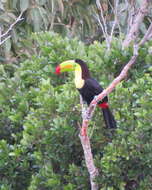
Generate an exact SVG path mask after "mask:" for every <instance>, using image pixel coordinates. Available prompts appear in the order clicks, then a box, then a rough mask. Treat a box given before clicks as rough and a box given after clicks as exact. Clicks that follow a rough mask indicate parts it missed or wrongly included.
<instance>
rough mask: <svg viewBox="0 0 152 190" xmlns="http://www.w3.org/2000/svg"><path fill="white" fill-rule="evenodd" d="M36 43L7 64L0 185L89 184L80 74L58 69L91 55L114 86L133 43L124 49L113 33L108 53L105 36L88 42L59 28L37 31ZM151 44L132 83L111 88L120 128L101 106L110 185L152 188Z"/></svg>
mask: <svg viewBox="0 0 152 190" xmlns="http://www.w3.org/2000/svg"><path fill="white" fill-rule="evenodd" d="M26 43H27V42H26V41H25V44H26ZM28 44H31V45H30V46H28V47H26V46H25V48H26V52H27V53H23V54H21V56H23V57H24V58H26V61H24V62H22V63H21V64H20V67H16V66H14V65H0V120H1V122H0V152H1V154H0V178H1V181H0V189H2V190H3V189H4V190H7V189H8V190H11V189H16V190H19V189H28V190H36V189H38V190H40V189H44V190H48V189H52V190H58V189H63V190H73V189H77V190H82V189H83V190H88V189H89V188H90V185H89V176H88V172H87V170H86V166H85V163H84V160H83V151H82V147H81V144H80V141H79V138H78V133H79V123H81V110H80V105H79V94H78V92H77V91H76V89H75V87H74V84H73V74H72V73H69V74H67V73H66V74H64V75H62V76H56V75H55V74H54V69H55V66H56V65H57V64H58V63H60V62H61V61H64V60H67V59H75V58H81V59H84V60H85V61H86V62H87V63H88V66H89V68H90V70H91V73H92V75H93V76H94V77H95V78H97V79H98V80H99V82H100V83H101V85H103V86H104V87H106V86H107V85H108V84H109V82H110V81H111V80H112V79H113V78H114V76H115V75H116V74H117V73H118V71H119V70H120V69H121V67H122V66H123V65H124V64H125V63H126V62H127V61H128V60H129V58H130V57H131V49H126V50H123V51H122V50H121V48H120V47H121V46H120V44H121V40H119V39H113V42H112V48H111V51H110V52H108V53H107V51H106V45H105V43H104V42H103V43H102V44H100V43H99V42H95V43H94V44H92V45H90V46H85V45H84V44H83V43H82V42H79V41H78V40H77V39H72V40H69V39H68V38H62V37H61V36H60V35H58V34H54V33H51V32H45V33H38V34H35V33H34V34H33V35H32V37H31V38H30V39H29V42H28ZM151 45H152V42H149V43H147V44H146V45H145V46H144V47H142V49H141V50H140V55H139V59H138V63H137V65H136V66H135V67H134V68H132V71H131V72H130V74H129V76H128V79H127V81H125V82H122V83H121V84H120V85H119V86H118V87H117V88H116V90H115V91H114V92H113V93H111V94H110V97H109V99H110V100H109V102H110V106H111V109H112V111H113V113H114V115H115V117H116V120H117V124H118V129H117V130H116V132H115V134H113V135H112V133H111V132H110V131H109V130H107V129H105V126H104V122H103V121H102V116H101V113H99V110H97V111H96V114H95V115H94V118H93V121H92V123H91V125H90V129H89V131H90V135H91V141H92V151H93V154H94V156H95V162H96V165H97V167H98V168H99V170H100V175H99V177H98V178H97V179H96V180H97V181H98V183H99V185H100V188H101V189H102V190H107V189H108V190H112V189H114V190H116V189H119V190H129V189H132V190H133V189H138V190H142V189H146V190H150V189H151V175H152V173H151V165H152V154H151V151H152V143H151V139H152V137H151V134H152V133H151V122H152V119H151V115H152V103H151V100H152V90H151V85H152V79H151V74H152V67H151V61H150V60H152V55H151V54H150V53H148V52H149V49H150V47H151ZM91 127H92V128H91Z"/></svg>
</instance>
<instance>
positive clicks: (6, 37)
mask: <svg viewBox="0 0 152 190" xmlns="http://www.w3.org/2000/svg"><path fill="white" fill-rule="evenodd" d="M22 15H23V12H21V14H20V15H19V16H18V17H17V19H16V20H15V22H13V23H12V24H11V25H10V27H9V28H8V29H7V31H6V32H4V33H3V34H2V32H1V34H0V45H2V44H3V43H4V42H5V41H6V40H8V39H9V38H10V37H11V35H9V36H7V35H8V34H9V32H10V31H11V30H12V29H13V27H14V26H15V25H16V24H17V23H18V22H19V21H21V20H23V19H24V18H21V17H22ZM2 38H5V39H3V40H2Z"/></svg>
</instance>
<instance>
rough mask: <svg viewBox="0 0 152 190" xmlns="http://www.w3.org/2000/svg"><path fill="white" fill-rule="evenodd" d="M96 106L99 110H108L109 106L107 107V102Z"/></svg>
mask: <svg viewBox="0 0 152 190" xmlns="http://www.w3.org/2000/svg"><path fill="white" fill-rule="evenodd" d="M98 106H99V107H100V108H102V109H105V108H108V107H109V105H108V103H107V102H102V103H101V104H98Z"/></svg>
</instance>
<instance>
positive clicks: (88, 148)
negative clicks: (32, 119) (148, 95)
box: [79, 24, 152, 190]
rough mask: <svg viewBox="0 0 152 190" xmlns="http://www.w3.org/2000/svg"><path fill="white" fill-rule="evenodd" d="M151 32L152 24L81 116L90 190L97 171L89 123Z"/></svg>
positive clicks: (95, 187) (92, 189) (81, 132)
mask: <svg viewBox="0 0 152 190" xmlns="http://www.w3.org/2000/svg"><path fill="white" fill-rule="evenodd" d="M151 30H152V24H151V25H150V27H149V29H148V31H147V32H146V34H145V36H144V37H143V39H142V40H141V42H139V44H137V45H134V52H133V56H132V57H131V59H130V61H129V62H128V63H127V64H126V65H125V67H124V68H123V69H122V71H121V73H120V74H119V75H118V77H116V78H115V79H114V80H113V81H112V83H111V84H110V85H109V86H108V87H107V88H106V89H105V90H103V91H102V93H100V94H99V95H98V96H97V97H95V98H94V100H93V101H92V102H91V103H90V106H89V107H88V109H87V110H85V114H82V115H83V121H82V127H81V130H80V134H79V137H80V140H81V144H82V147H83V150H84V157H85V163H86V166H87V169H88V172H89V174H90V183H91V190H98V184H97V183H96V182H95V181H94V179H95V178H96V177H97V176H98V169H97V168H96V167H95V165H94V161H93V155H92V152H91V146H90V139H89V137H88V134H87V129H88V125H89V121H90V120H91V118H92V116H93V113H94V110H95V107H96V105H97V103H98V102H99V101H101V100H102V99H103V98H104V97H105V96H107V95H108V94H109V93H111V92H112V91H113V90H114V89H115V87H116V86H117V85H118V84H119V83H120V82H121V81H122V80H123V79H124V78H125V77H126V75H127V73H128V71H129V69H130V68H131V67H132V65H133V64H135V61H136V59H137V57H138V49H139V47H140V46H141V45H143V44H144V43H145V42H146V41H148V40H149V36H151ZM80 103H81V104H83V102H82V98H81V101H80ZM82 107H83V105H82ZM83 108H84V107H83Z"/></svg>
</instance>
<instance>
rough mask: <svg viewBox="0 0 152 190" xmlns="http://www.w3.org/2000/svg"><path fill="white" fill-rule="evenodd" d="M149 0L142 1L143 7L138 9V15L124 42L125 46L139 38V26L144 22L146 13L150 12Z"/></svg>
mask: <svg viewBox="0 0 152 190" xmlns="http://www.w3.org/2000/svg"><path fill="white" fill-rule="evenodd" d="M149 2H150V0H143V1H142V4H141V7H140V9H139V10H138V13H137V15H136V17H135V18H134V20H133V23H132V25H131V28H130V31H129V33H128V35H127V36H126V38H125V40H124V42H123V47H127V46H128V45H129V44H130V42H131V41H134V40H135V39H136V38H137V36H138V31H139V26H140V24H141V23H142V21H143V19H144V17H145V15H146V14H147V13H148V6H149Z"/></svg>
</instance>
